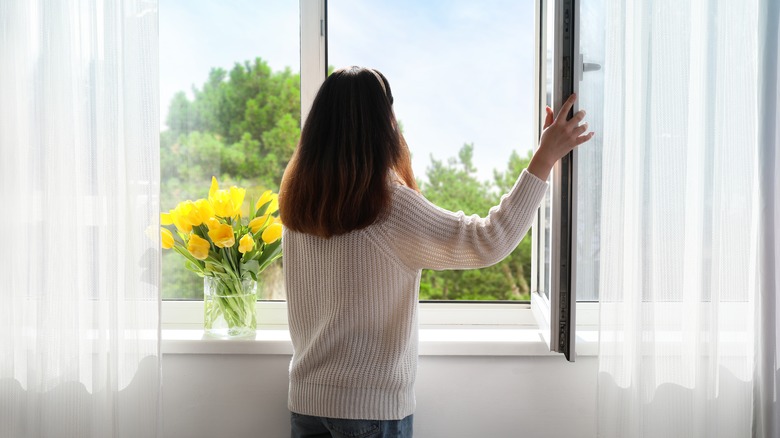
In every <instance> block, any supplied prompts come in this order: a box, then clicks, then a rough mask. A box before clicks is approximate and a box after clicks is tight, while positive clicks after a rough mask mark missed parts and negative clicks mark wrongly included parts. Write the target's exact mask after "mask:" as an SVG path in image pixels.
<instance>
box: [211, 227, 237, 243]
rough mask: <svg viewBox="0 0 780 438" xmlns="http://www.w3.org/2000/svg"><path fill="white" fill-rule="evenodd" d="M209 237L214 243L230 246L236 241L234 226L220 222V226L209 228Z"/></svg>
mask: <svg viewBox="0 0 780 438" xmlns="http://www.w3.org/2000/svg"><path fill="white" fill-rule="evenodd" d="M209 237H211V241H212V242H214V245H217V246H218V247H220V248H230V247H231V246H233V245H234V244H235V243H236V237H235V236H234V235H233V227H231V226H230V225H228V224H219V226H217V227H215V228H213V229H211V230H209Z"/></svg>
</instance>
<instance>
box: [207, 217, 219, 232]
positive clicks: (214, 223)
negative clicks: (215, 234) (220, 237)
mask: <svg viewBox="0 0 780 438" xmlns="http://www.w3.org/2000/svg"><path fill="white" fill-rule="evenodd" d="M220 225H222V222H220V221H218V220H217V219H216V218H211V219H209V220H207V221H206V226H207V227H208V228H209V230H213V229H214V228H217V227H218V226H220Z"/></svg>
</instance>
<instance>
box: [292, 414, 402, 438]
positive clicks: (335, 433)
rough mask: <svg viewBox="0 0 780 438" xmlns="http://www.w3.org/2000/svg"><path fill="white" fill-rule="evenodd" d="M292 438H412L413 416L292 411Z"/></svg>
mask: <svg viewBox="0 0 780 438" xmlns="http://www.w3.org/2000/svg"><path fill="white" fill-rule="evenodd" d="M291 414H292V415H291V416H290V425H291V426H292V434H291V435H290V436H291V437H292V438H331V437H333V438H411V437H412V417H413V415H410V416H408V417H406V418H404V419H402V420H345V419H341V418H325V417H312V416H311V415H303V414H296V413H295V412H292V413H291Z"/></svg>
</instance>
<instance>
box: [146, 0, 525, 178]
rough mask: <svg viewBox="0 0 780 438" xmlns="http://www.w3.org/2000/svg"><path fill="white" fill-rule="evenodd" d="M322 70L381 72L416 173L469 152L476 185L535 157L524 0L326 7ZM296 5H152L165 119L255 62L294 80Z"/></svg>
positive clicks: (340, 0)
mask: <svg viewBox="0 0 780 438" xmlns="http://www.w3.org/2000/svg"><path fill="white" fill-rule="evenodd" d="M328 7H329V10H328V20H329V26H328V39H329V41H328V43H329V44H328V61H329V64H331V65H333V66H335V67H343V66H348V65H363V66H367V67H373V68H377V69H379V70H381V71H382V72H383V73H384V74H385V75H386V76H387V77H388V79H389V81H390V84H391V86H392V88H393V95H394V97H395V112H396V115H397V117H398V119H399V120H401V122H402V123H403V126H404V132H405V136H406V139H407V142H408V143H409V147H410V148H411V150H412V154H413V166H414V170H415V173H416V174H417V175H418V176H423V175H424V172H425V168H426V167H427V165H428V164H429V163H430V158H429V157H430V155H431V154H432V155H433V156H435V157H436V158H437V159H442V158H446V157H451V156H455V155H456V154H457V151H458V149H459V148H460V147H461V146H462V145H463V143H472V142H473V143H474V146H475V160H474V161H475V165H476V167H477V169H478V173H479V175H480V177H481V178H483V179H488V178H490V177H491V175H492V170H493V168H498V169H500V170H503V169H504V168H505V166H506V161H507V159H508V157H509V154H510V153H511V151H512V150H517V151H518V152H519V153H521V154H526V153H527V151H529V150H531V149H532V148H533V145H534V143H535V141H534V139H533V123H532V122H533V121H532V109H533V76H532V74H533V45H534V36H533V12H534V5H533V1H532V0H491V1H481V2H474V1H473V0H472V1H466V0H446V1H443V0H440V1H433V0H427V1H413V0H395V1H389V0H329V1H328ZM298 15H299V11H298V1H297V0H263V1H229V2H228V1H225V2H218V1H204V0H188V1H185V0H161V1H160V84H161V90H160V91H161V95H160V99H161V105H162V109H161V110H162V111H161V115H162V118H163V121H164V119H165V115H166V113H167V106H168V102H170V99H171V97H172V96H173V94H174V93H175V92H176V91H179V90H188V91H189V90H190V89H191V87H192V85H197V86H200V85H202V84H203V82H204V81H205V79H206V77H207V74H208V71H209V70H210V69H211V68H212V67H223V68H226V69H229V68H230V67H232V65H233V64H234V63H235V62H237V61H244V60H248V59H253V58H254V57H256V56H260V57H262V58H263V59H265V60H267V61H268V63H269V64H270V65H271V67H272V68H274V69H277V70H278V69H283V68H284V67H287V66H289V67H291V68H292V69H293V70H296V71H298V69H299V66H300V61H299V23H298Z"/></svg>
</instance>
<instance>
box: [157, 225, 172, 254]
mask: <svg viewBox="0 0 780 438" xmlns="http://www.w3.org/2000/svg"><path fill="white" fill-rule="evenodd" d="M160 241H161V242H162V247H163V249H171V248H173V244H174V242H175V241H174V240H173V234H171V232H170V230H168V229H167V228H160Z"/></svg>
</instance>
